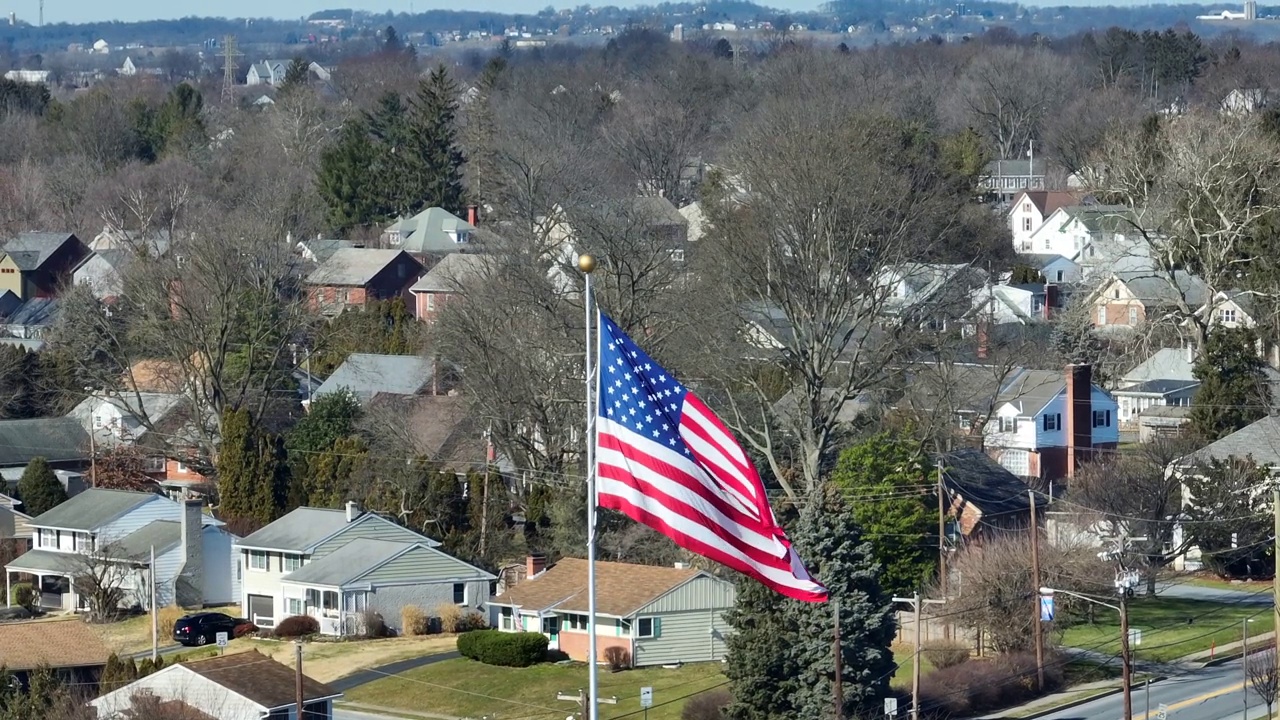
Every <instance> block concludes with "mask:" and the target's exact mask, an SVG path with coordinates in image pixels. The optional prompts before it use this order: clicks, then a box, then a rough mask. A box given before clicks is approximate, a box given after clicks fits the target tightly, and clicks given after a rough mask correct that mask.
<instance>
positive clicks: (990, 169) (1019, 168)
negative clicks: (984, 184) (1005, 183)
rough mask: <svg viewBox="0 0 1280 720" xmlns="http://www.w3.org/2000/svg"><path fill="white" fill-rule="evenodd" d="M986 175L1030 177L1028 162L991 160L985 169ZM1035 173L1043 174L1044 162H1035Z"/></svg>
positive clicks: (1029, 162)
mask: <svg viewBox="0 0 1280 720" xmlns="http://www.w3.org/2000/svg"><path fill="white" fill-rule="evenodd" d="M985 170H986V174H987V175H1030V174H1031V161H1030V160H992V161H991V162H989V163H987V167H986V168H985ZM1035 173H1036V174H1037V175H1043V174H1044V160H1036V161H1035Z"/></svg>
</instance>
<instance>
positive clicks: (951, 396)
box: [891, 361, 1028, 446]
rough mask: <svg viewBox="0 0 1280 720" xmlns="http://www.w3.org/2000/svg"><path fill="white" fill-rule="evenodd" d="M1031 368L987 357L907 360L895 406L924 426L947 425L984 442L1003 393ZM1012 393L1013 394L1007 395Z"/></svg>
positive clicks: (953, 431) (942, 427) (953, 432)
mask: <svg viewBox="0 0 1280 720" xmlns="http://www.w3.org/2000/svg"><path fill="white" fill-rule="evenodd" d="M1027 372H1028V371H1027V370H1026V369H1025V368H1022V367H1018V366H1015V365H1001V364H990V363H983V362H950V361H947V362H919V363H912V364H910V365H909V366H907V367H906V368H905V370H904V372H903V375H902V378H901V381H900V384H901V395H900V396H899V397H898V398H897V400H895V401H894V402H893V403H892V406H891V407H892V411H893V412H894V413H896V414H898V415H900V416H902V417H903V418H905V419H907V420H908V421H909V422H911V423H913V424H914V425H915V426H917V427H919V428H922V429H938V430H945V431H946V432H947V433H949V434H951V435H955V436H957V437H971V438H974V443H975V446H976V445H979V444H980V441H981V437H982V428H983V427H984V426H985V425H986V424H987V422H988V421H989V420H990V419H991V417H992V416H993V415H994V413H995V411H996V409H997V408H998V407H999V406H1000V405H1001V404H1002V403H1001V401H1000V397H1001V395H1002V394H1007V393H1008V392H1009V390H1010V388H1013V387H1016V386H1017V385H1018V384H1019V383H1020V382H1022V379H1023V376H1024V375H1025V373H1027ZM1006 396H1007V395H1006Z"/></svg>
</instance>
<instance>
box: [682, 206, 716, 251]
mask: <svg viewBox="0 0 1280 720" xmlns="http://www.w3.org/2000/svg"><path fill="white" fill-rule="evenodd" d="M679 212H680V217H683V218H684V221H685V224H686V225H687V226H688V228H689V231H688V240H689V242H691V243H696V242H698V241H699V240H701V239H702V236H703V235H706V234H707V231H708V230H709V229H710V227H711V226H710V224H709V222H708V221H707V215H706V213H704V212H703V211H702V203H700V202H692V203H689V204H688V205H685V206H684V207H682V208H680V210H679Z"/></svg>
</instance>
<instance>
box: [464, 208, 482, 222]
mask: <svg viewBox="0 0 1280 720" xmlns="http://www.w3.org/2000/svg"><path fill="white" fill-rule="evenodd" d="M467 222H469V223H471V227H479V225H480V208H478V207H476V206H475V205H468V206H467Z"/></svg>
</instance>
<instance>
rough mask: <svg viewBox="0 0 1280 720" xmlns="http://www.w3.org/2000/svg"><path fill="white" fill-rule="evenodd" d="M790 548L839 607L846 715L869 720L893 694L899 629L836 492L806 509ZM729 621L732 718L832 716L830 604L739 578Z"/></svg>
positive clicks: (875, 569) (866, 545) (729, 711)
mask: <svg viewBox="0 0 1280 720" xmlns="http://www.w3.org/2000/svg"><path fill="white" fill-rule="evenodd" d="M793 539H794V543H795V548H796V551H797V552H798V553H799V554H800V557H801V558H803V559H804V560H805V561H806V562H807V563H808V564H809V569H810V571H812V572H813V573H814V575H815V577H817V578H819V579H820V580H822V581H823V582H824V583H825V584H826V586H827V589H828V590H829V591H830V593H831V598H832V600H838V601H839V603H840V605H839V607H840V636H841V645H840V653H841V663H842V673H841V678H842V683H843V687H844V698H845V707H844V709H843V710H844V716H845V717H864V716H868V717H869V716H870V715H872V714H874V712H875V706H877V705H878V704H879V703H880V702H881V701H882V700H883V699H884V697H885V696H886V694H887V692H888V689H889V676H890V675H891V674H892V672H893V654H892V652H891V651H890V650H889V645H890V643H891V642H892V641H893V637H894V633H895V629H896V628H895V625H894V618H893V609H892V606H891V603H890V596H889V595H888V594H886V593H885V592H884V590H883V589H882V588H881V586H880V583H879V580H878V577H877V576H878V574H879V567H878V565H877V564H876V562H875V560H874V559H873V556H872V550H871V545H870V544H869V543H867V542H864V541H863V537H862V529H861V528H860V527H859V526H858V524H857V523H856V522H855V521H854V520H853V513H852V512H851V511H850V508H849V506H848V504H847V503H846V502H845V501H844V500H843V497H842V495H841V493H840V492H839V491H836V490H833V489H828V490H827V491H825V492H824V493H823V494H822V495H821V497H819V498H816V499H815V500H814V501H812V502H810V503H809V504H808V505H807V506H806V507H805V508H804V510H803V512H802V513H801V516H800V520H799V522H798V523H797V524H796V528H795V533H794V538H793ZM727 620H728V622H729V625H730V626H731V627H732V628H733V630H734V632H733V633H731V634H729V636H728V638H727V639H726V645H727V647H728V657H727V658H726V665H725V667H726V672H725V674H726V675H728V677H729V683H730V687H731V689H732V692H733V702H732V703H731V704H730V706H729V707H728V708H727V711H726V714H727V716H728V717H730V718H735V719H736V720H791V719H793V718H822V717H827V716H828V715H829V714H830V713H831V697H832V691H831V686H832V680H833V678H834V675H835V658H834V656H833V654H832V643H831V638H832V634H831V633H832V622H833V606H832V604H831V603H802V602H799V601H796V600H791V599H788V598H785V597H784V596H782V595H780V594H778V593H775V592H773V591H772V590H769V589H767V588H765V587H764V586H763V585H761V584H760V583H758V582H756V581H755V580H749V579H745V578H743V579H741V580H740V581H739V583H738V598H737V603H736V605H735V606H734V609H733V610H732V611H731V612H730V613H729V614H728V615H727Z"/></svg>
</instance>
